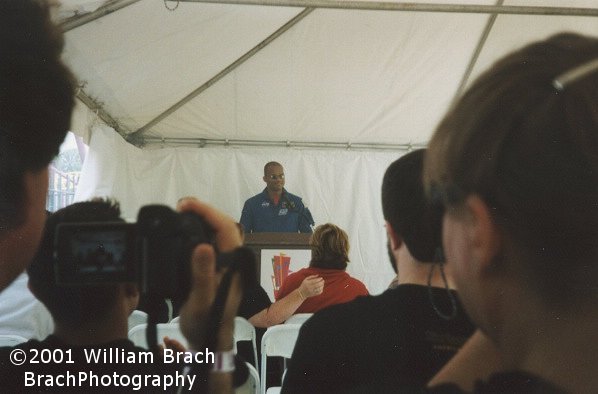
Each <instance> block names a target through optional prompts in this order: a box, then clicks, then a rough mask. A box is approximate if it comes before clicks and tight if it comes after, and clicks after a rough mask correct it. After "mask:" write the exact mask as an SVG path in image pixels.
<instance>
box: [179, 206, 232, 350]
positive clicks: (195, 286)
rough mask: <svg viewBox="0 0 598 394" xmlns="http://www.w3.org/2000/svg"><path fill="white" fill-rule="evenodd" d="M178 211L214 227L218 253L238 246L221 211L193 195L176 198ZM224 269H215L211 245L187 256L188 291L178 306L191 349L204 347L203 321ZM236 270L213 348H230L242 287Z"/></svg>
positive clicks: (206, 318) (204, 321)
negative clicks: (189, 266) (200, 218)
mask: <svg viewBox="0 0 598 394" xmlns="http://www.w3.org/2000/svg"><path fill="white" fill-rule="evenodd" d="M177 209H178V210H179V211H181V212H194V213H196V214H198V215H199V216H201V217H202V218H204V220H205V221H206V223H207V224H208V225H209V226H210V227H211V228H212V229H213V230H214V240H215V243H216V246H217V247H218V249H219V251H220V252H231V251H233V250H234V249H236V248H238V247H240V246H241V245H242V240H241V234H240V233H239V230H238V228H237V225H236V224H235V222H234V221H233V220H232V219H231V218H230V217H228V216H226V215H224V214H223V213H221V212H219V211H217V210H215V209H213V208H211V207H210V206H208V205H206V204H204V203H202V202H200V201H199V200H197V199H194V198H185V199H182V200H180V201H179V204H178V206H177ZM225 271H226V269H221V270H217V269H216V253H215V250H214V248H213V247H212V246H211V245H207V244H202V245H199V246H197V247H196V248H195V249H194V250H193V254H192V257H191V292H190V294H189V297H188V298H187V302H186V303H185V305H184V306H183V308H182V309H181V320H180V325H181V331H182V332H183V334H184V335H185V337H186V338H187V340H188V341H189V344H190V345H191V347H192V348H194V349H201V348H202V347H203V346H205V337H204V336H205V333H206V331H207V327H206V323H207V321H208V316H209V314H210V310H211V308H212V305H213V303H214V300H215V298H216V293H217V289H218V286H219V284H220V281H221V279H222V276H223V275H224V272H225ZM241 287H242V286H241V278H240V274H239V272H237V273H235V274H234V275H233V278H232V282H231V286H230V290H229V292H228V295H227V297H226V303H225V306H224V313H223V316H222V324H221V326H220V330H219V332H218V334H217V347H216V349H215V350H216V351H225V350H230V349H232V343H233V342H232V341H233V332H234V319H235V316H236V313H237V309H238V307H239V303H240V301H241V295H242V288H241Z"/></svg>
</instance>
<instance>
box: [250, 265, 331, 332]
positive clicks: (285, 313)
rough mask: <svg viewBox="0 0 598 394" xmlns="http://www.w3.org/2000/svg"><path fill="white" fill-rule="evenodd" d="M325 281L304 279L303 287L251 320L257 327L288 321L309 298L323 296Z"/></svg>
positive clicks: (311, 276) (310, 277) (319, 278)
mask: <svg viewBox="0 0 598 394" xmlns="http://www.w3.org/2000/svg"><path fill="white" fill-rule="evenodd" d="M323 290H324V279H322V278H321V277H319V276H317V275H310V276H308V277H306V278H305V279H303V282H301V285H300V286H299V287H298V288H296V289H295V290H293V291H292V292H290V293H289V294H288V295H286V296H285V297H283V298H281V299H280V300H278V301H276V302H275V303H273V304H272V305H270V307H269V308H265V309H263V310H261V311H260V312H258V313H256V314H255V315H253V316H251V317H250V318H249V322H250V323H251V324H253V325H254V326H255V327H270V326H273V325H275V324H280V323H282V322H284V321H285V320H287V319H288V318H289V317H291V316H292V315H293V313H295V311H296V310H297V308H299V307H300V306H301V304H302V303H303V301H305V300H306V299H307V298H309V297H313V296H317V295H319V294H322V291H323Z"/></svg>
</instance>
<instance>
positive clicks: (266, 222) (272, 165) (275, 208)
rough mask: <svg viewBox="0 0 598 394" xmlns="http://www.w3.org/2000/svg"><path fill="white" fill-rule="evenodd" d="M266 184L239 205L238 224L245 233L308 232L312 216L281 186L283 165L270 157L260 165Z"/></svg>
mask: <svg viewBox="0 0 598 394" xmlns="http://www.w3.org/2000/svg"><path fill="white" fill-rule="evenodd" d="M263 180H264V182H266V188H265V189H264V190H263V191H262V192H261V193H260V194H257V195H255V196H253V197H251V198H250V199H248V200H247V201H245V204H244V205H243V212H242V213H241V220H240V221H241V224H242V225H243V227H244V229H245V231H246V232H248V233H297V232H299V233H311V232H312V228H311V226H313V224H314V220H313V218H312V216H311V212H309V209H307V207H306V206H305V205H303V201H301V197H299V196H296V195H294V194H291V193H289V192H288V191H287V190H286V189H285V188H284V169H283V168H282V165H281V164H280V163H277V162H275V161H271V162H269V163H266V165H265V166H264V177H263Z"/></svg>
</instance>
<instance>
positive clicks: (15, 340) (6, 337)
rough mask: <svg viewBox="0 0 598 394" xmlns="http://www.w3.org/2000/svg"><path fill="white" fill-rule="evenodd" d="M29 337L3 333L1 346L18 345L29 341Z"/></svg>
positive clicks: (0, 339) (0, 340)
mask: <svg viewBox="0 0 598 394" xmlns="http://www.w3.org/2000/svg"><path fill="white" fill-rule="evenodd" d="M27 341H28V339H27V338H24V337H22V336H20V335H11V334H3V335H0V347H3V346H16V345H18V344H19V343H23V342H27Z"/></svg>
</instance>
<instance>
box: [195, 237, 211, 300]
mask: <svg viewBox="0 0 598 394" xmlns="http://www.w3.org/2000/svg"><path fill="white" fill-rule="evenodd" d="M191 279H192V282H191V292H192V293H197V294H196V296H198V297H200V298H201V299H203V300H204V301H205V302H207V303H208V304H209V305H211V304H212V301H213V299H214V296H215V294H216V287H217V283H216V282H217V278H216V254H215V252H214V248H212V246H210V245H207V244H202V245H198V246H197V247H196V248H195V250H194V251H193V255H192V257H191Z"/></svg>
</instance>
